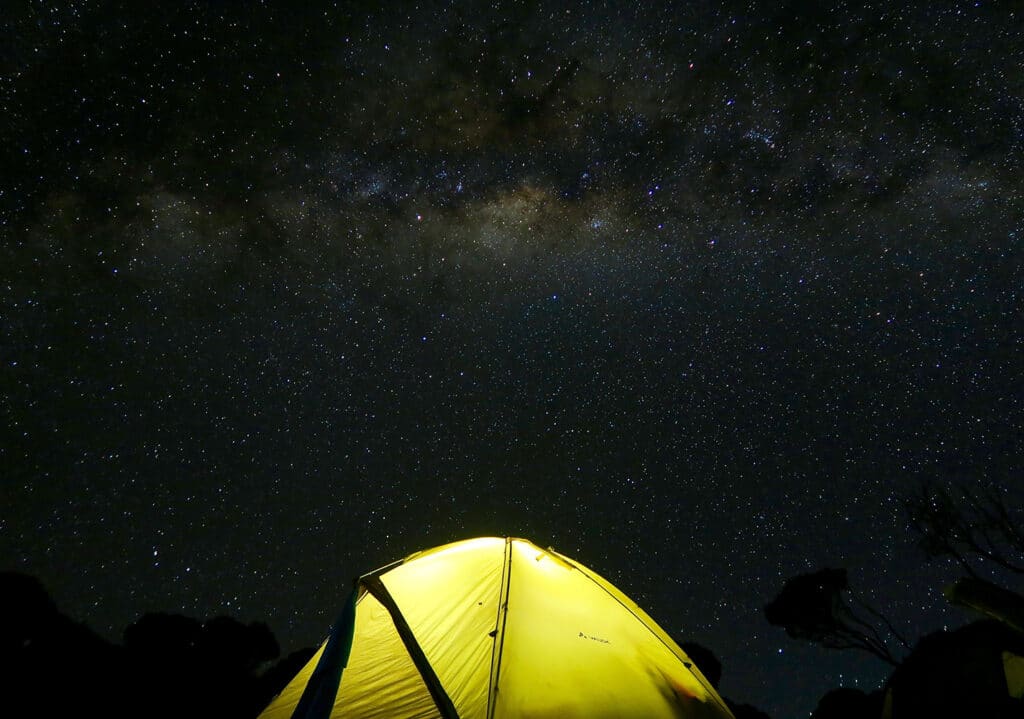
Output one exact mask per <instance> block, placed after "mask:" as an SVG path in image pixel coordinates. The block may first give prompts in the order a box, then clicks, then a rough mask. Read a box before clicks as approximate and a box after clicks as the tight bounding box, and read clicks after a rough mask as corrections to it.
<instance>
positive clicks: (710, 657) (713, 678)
mask: <svg viewBox="0 0 1024 719" xmlns="http://www.w3.org/2000/svg"><path fill="white" fill-rule="evenodd" d="M679 647H680V648H681V649H682V650H683V651H684V652H686V656H688V657H690V659H692V660H693V663H694V664H696V665H697V668H698V669H700V673H701V674H703V675H704V677H705V678H706V679H707V680H708V681H709V682H711V686H713V687H714V688H715V689H717V688H718V682H719V681H721V679H722V662H720V661H718V657H716V656H715V654H714V652H712V651H711V650H710V649H708V648H707V647H705V646H704V645H703V644H698V643H697V642H683V643H682V644H680V645H679Z"/></svg>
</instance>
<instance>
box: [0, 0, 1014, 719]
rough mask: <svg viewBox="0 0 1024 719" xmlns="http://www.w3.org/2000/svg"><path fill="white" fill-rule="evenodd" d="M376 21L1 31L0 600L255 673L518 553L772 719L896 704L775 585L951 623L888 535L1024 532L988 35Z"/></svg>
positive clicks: (982, 30) (480, 19)
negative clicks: (417, 567)
mask: <svg viewBox="0 0 1024 719" xmlns="http://www.w3.org/2000/svg"><path fill="white" fill-rule="evenodd" d="M380 5H382V6H386V7H384V8H383V9H382V8H380V7H378V6H377V4H366V5H363V4H358V3H329V4H324V3H318V2H311V3H284V2H281V3H275V2H259V3H257V2H253V3H226V2H223V3H222V2H180V3H177V2H175V3H156V4H152V5H147V6H146V8H145V11H144V12H142V11H140V6H138V5H136V4H133V3H127V2H119V1H116V0H99V1H97V2H72V1H68V2H63V3H56V4H52V3H43V2H37V1H31V2H30V1H22V2H18V3H16V4H15V7H14V9H12V10H10V11H5V12H4V17H3V18H2V19H0V24H2V26H3V36H4V38H5V41H4V43H3V44H2V45H3V47H2V49H0V140H2V142H0V162H2V165H3V167H4V168H5V170H4V171H3V173H2V176H0V390H2V391H0V427H2V430H0V466H2V467H3V471H2V474H3V480H2V481H3V485H2V486H3V506H4V510H3V512H2V517H0V557H2V558H3V565H4V566H3V568H5V569H16V570H19V571H23V572H27V573H30V574H33V575H34V576H37V577H39V578H40V579H41V580H42V581H43V582H44V584H45V585H46V587H47V588H48V590H49V591H50V592H51V594H52V595H53V596H54V598H55V600H56V601H57V603H58V606H59V607H60V609H61V610H62V611H64V612H65V613H67V614H69V615H70V616H72V617H73V618H75V619H77V620H81V621H84V622H85V623H87V624H88V625H89V626H90V627H92V628H93V629H95V630H96V631H98V632H100V633H101V634H103V635H105V636H108V637H109V638H111V639H115V640H116V639H119V637H120V632H121V631H122V630H123V628H124V627H125V626H126V625H127V624H129V623H130V622H132V621H134V620H136V619H137V618H138V617H139V616H141V615H142V614H143V613H145V612H150V611H166V612H178V613H183V614H187V615H189V616H195V617H199V618H208V617H212V616H215V615H218V614H228V615H231V616H234V617H236V618H239V619H242V620H245V621H265V622H267V623H268V624H269V626H270V628H271V630H272V631H273V632H274V633H275V635H276V636H277V637H278V640H279V641H280V643H281V644H282V648H283V649H284V650H285V651H286V652H287V651H290V650H292V649H296V648H299V647H303V646H310V645H313V644H316V643H317V642H318V641H319V640H320V638H321V636H322V635H323V633H324V632H325V631H326V629H327V628H328V627H329V625H330V623H331V621H332V619H333V617H334V615H335V613H336V612H337V611H338V610H339V609H340V608H341V605H342V603H343V601H344V597H345V595H346V593H347V591H348V589H349V587H350V583H351V580H352V578H353V577H355V576H356V575H358V574H361V573H363V572H366V571H369V570H371V569H374V568H376V567H378V566H380V565H382V564H385V563H387V562H390V561H392V560H394V559H397V558H399V557H401V556H404V555H406V554H408V553H410V552H413V551H416V550H419V549H423V548H427V547H431V546H434V545H437V544H441V543H445V542H448V541H453V540H456V539H462V538H466V537H472V536H478V535H514V536H521V537H525V538H528V539H530V540H532V541H534V542H535V543H537V544H540V545H542V546H553V547H554V548H555V549H557V550H559V551H561V552H562V553H564V554H567V555H569V556H571V557H573V558H575V559H577V560H579V561H581V562H582V563H584V564H585V565H588V566H590V567H591V568H592V569H594V570H596V571H597V572H599V573H600V574H602V575H604V576H605V577H607V578H608V579H609V580H611V581H612V582H614V583H615V584H617V585H618V586H619V587H620V588H621V589H622V590H623V591H625V592H626V593H627V594H628V595H630V596H631V597H632V598H634V599H635V600H637V601H638V603H640V604H641V606H643V607H644V608H645V609H647V610H648V612H649V613H650V614H651V615H652V616H653V617H654V618H655V619H656V620H658V621H659V623H660V624H662V626H664V627H665V629H666V630H668V631H669V632H670V633H672V634H674V635H675V636H677V637H678V638H679V639H680V640H692V641H698V642H700V643H703V644H705V645H707V646H708V647H710V648H712V649H713V650H714V652H715V653H716V655H717V656H718V657H719V658H720V659H721V661H722V663H723V665H724V677H723V682H722V687H721V688H722V691H723V693H724V694H725V695H727V696H729V697H730V698H732V699H734V700H737V701H741V702H749V703H752V704H755V705H757V706H759V707H760V708H761V709H763V710H765V711H768V712H769V713H770V714H772V716H773V717H776V718H777V719H778V718H781V717H790V716H800V715H806V714H807V713H808V712H809V711H810V710H811V709H813V708H814V706H815V705H816V703H817V700H818V698H819V697H820V696H821V695H822V694H823V693H824V692H825V691H827V690H828V689H831V688H833V687H837V686H840V685H847V686H859V687H861V688H863V689H865V690H870V689H873V688H874V687H876V686H878V684H879V683H880V682H881V681H883V680H884V678H885V677H886V676H887V673H888V668H887V667H886V666H885V665H882V664H881V663H880V662H878V661H877V660H874V659H872V658H871V657H868V656H867V655H864V656H863V657H861V656H858V655H857V654H851V653H848V652H847V653H837V652H829V651H826V650H823V649H819V648H816V647H813V646H810V645H807V646H804V645H801V644H799V643H797V642H795V641H793V640H790V639H788V638H787V637H786V636H785V634H784V632H782V631H781V630H779V629H776V628H774V627H771V626H769V625H768V624H767V622H766V621H765V620H764V616H763V605H764V604H765V603H766V602H767V601H769V600H770V599H771V598H772V597H773V596H775V595H776V594H777V593H778V591H779V590H780V589H781V586H782V583H783V582H784V580H785V579H786V578H788V577H791V576H794V575H796V574H799V573H801V572H807V571H811V570H814V569H818V568H821V567H824V566H833V567H837V566H841V567H846V568H847V569H848V570H849V572H850V581H851V584H852V585H853V587H854V588H855V589H857V590H858V591H859V593H860V594H861V596H863V597H864V598H865V599H866V600H868V601H870V602H872V603H873V604H874V605H875V606H877V607H878V608H879V609H881V610H883V611H884V612H885V613H886V614H887V615H888V616H889V617H890V618H891V619H892V621H893V623H894V624H896V625H897V626H898V627H899V628H901V630H903V632H904V633H905V634H907V635H908V636H910V637H911V638H912V639H916V638H918V637H920V636H921V635H922V634H924V633H925V632H928V631H932V630H935V629H938V628H941V627H942V626H944V625H950V626H954V625H959V624H961V623H963V622H964V621H966V620H967V619H968V617H967V616H966V615H965V614H964V613H963V612H961V611H959V610H953V609H950V608H948V607H947V606H946V604H945V601H944V600H943V598H942V595H941V588H942V586H943V585H944V584H946V583H948V582H949V581H951V580H952V579H954V578H955V577H956V576H958V575H959V572H958V570H956V568H955V567H953V566H952V565H950V564H944V563H941V562H934V563H929V562H927V561H926V559H925V557H924V555H923V554H922V553H921V552H920V551H919V549H917V548H916V545H915V536H914V535H913V534H912V532H910V530H909V523H908V521H907V518H906V516H905V514H904V513H903V510H902V508H901V500H902V498H903V497H904V496H905V495H906V494H907V492H908V491H910V490H912V488H913V487H914V486H916V483H917V482H919V481H921V480H922V479H924V478H938V479H941V480H944V481H953V482H962V483H965V484H967V485H968V486H973V485H975V484H990V485H994V486H996V487H1000V488H1001V489H1002V491H1004V492H1006V496H1007V497H1008V498H1012V499H1014V500H1024V498H1022V497H1021V493H1022V492H1024V488H1022V485H1024V482H1021V481H1020V480H1021V470H1022V456H1021V450H1020V437H1021V436H1022V430H1024V386H1022V375H1024V372H1022V369H1024V361H1022V360H1024V350H1022V347H1024V345H1022V340H1024V329H1022V328H1024V323H1022V321H1021V319H1022V312H1021V310H1022V301H1024V298H1022V289H1024V274H1022V260H1024V257H1022V239H1024V237H1022V233H1024V173H1021V171H1020V168H1021V166H1022V162H1024V75H1022V74H1021V72H1020V67H1021V66H1022V65H1024V40H1022V37H1024V33H1022V16H1021V14H1020V11H1019V8H1018V9H1017V10H1016V11H1014V9H1013V7H1012V6H1013V4H1012V3H1001V2H988V1H980V2H948V3H932V2H927V3H925V2H921V3H915V2H910V3H888V2H886V3H877V4H861V3H853V2H838V3H818V2H810V1H803V0H795V1H792V2H760V1H751V2H739V1H736V0H723V1H721V2H703V1H698V2H690V3H642V4H641V3H635V4H634V3H616V2H587V3H568V2H552V3H539V2H536V3H535V2H507V3H504V2H503V3H494V4H493V5H489V4H485V3H456V2H451V3H447V2H421V3H416V4H413V3H405V2H394V3H391V2H389V3H381V4H380ZM825 5H828V6H834V7H823V6H825Z"/></svg>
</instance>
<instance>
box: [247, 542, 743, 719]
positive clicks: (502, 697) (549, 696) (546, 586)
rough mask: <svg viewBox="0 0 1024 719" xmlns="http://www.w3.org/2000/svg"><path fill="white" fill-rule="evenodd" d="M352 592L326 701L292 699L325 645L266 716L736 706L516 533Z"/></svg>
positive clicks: (508, 714) (613, 712) (454, 548)
mask: <svg viewBox="0 0 1024 719" xmlns="http://www.w3.org/2000/svg"><path fill="white" fill-rule="evenodd" d="M356 593H357V596H358V601H357V603H356V605H355V617H354V622H352V638H351V650H350V652H349V654H348V656H347V657H343V658H342V664H343V665H344V668H343V669H342V671H341V675H340V682H339V683H338V686H337V687H327V689H328V690H330V689H333V690H334V692H335V694H334V701H333V703H331V702H327V704H326V705H325V706H327V707H328V708H329V711H328V712H327V713H318V712H305V711H304V710H305V708H304V707H300V698H301V697H302V696H303V694H304V692H305V691H306V686H307V684H308V683H309V682H310V680H311V678H313V677H314V672H315V671H316V669H317V666H318V665H320V664H321V663H326V662H328V661H329V659H327V658H325V651H324V647H323V646H322V647H321V648H320V650H319V651H318V652H317V653H316V654H315V655H314V656H313V657H312V659H311V660H310V661H309V663H308V664H307V665H306V666H305V667H304V668H303V669H302V670H301V671H300V672H299V673H298V674H297V675H296V676H295V678H294V679H293V680H292V681H291V682H290V683H289V684H288V686H287V687H285V689H284V690H283V691H282V692H281V693H280V694H279V695H278V696H277V697H276V698H275V699H274V701H272V702H271V704H270V705H269V706H268V707H267V708H266V710H264V712H263V714H262V715H261V718H262V719H291V718H292V717H295V718H299V717H301V719H326V717H331V719H335V718H337V719H340V718H342V717H344V718H346V719H378V718H379V719H383V718H384V717H388V718H390V719H434V718H437V719H526V718H527V717H529V718H530V719H543V718H547V717H550V718H552V719H554V718H555V717H559V718H561V719H572V718H574V717H588V718H598V719H599V718H604V717H607V718H608V719H612V718H613V717H614V718H618V719H632V718H634V717H636V718H639V717H644V718H645V719H690V718H694V719H704V718H705V717H706V718H708V719H727V718H729V717H731V716H732V714H731V713H730V712H729V710H728V708H727V707H726V706H725V703H724V702H723V701H722V699H721V697H719V696H718V694H717V693H716V692H715V690H714V689H713V688H712V687H711V685H710V684H709V683H708V681H707V680H706V679H705V678H704V676H703V675H702V674H701V673H700V671H699V670H698V669H697V667H696V666H694V665H693V662H692V661H690V659H689V658H688V657H687V656H686V654H685V653H684V652H683V650H682V649H680V648H679V646H678V645H677V644H676V643H675V641H673V640H672V638H671V637H669V636H668V635H667V634H666V633H665V632H664V631H663V630H662V629H661V628H660V627H659V626H658V625H657V624H656V623H655V622H654V620H653V619H651V618H650V617H649V616H648V615H647V614H646V613H645V612H644V611H643V610H642V609H641V608H640V607H638V606H637V605H636V604H635V603H634V602H633V601H631V600H630V599H629V598H628V597H626V596H625V595H624V594H623V593H622V592H620V591H619V590H618V589H617V588H615V587H614V586H613V585H612V584H611V583H609V582H608V581H606V580H605V579H603V578H601V577H600V576H598V575H597V574H595V573H594V572H592V571H591V570H589V569H587V568H586V567H584V566H582V565H581V564H579V563H578V562H575V561H573V560H571V559H569V558H568V557H565V556H563V555H561V554H559V553H557V552H555V551H554V550H545V549H541V548H539V547H537V546H536V545H534V544H532V543H530V542H528V541H526V540H524V539H518V538H502V537H482V538H478V539H470V540H465V541H461V542H454V543H452V544H447V545H444V546H441V547H437V548H435V549H431V550H427V551H425V552H419V553H416V554H413V555H410V556H409V557H406V558H405V559H404V560H402V561H400V562H397V563H395V564H393V565H389V566H387V567H384V568H382V569H380V570H377V571H376V572H371V573H370V574H367V575H364V576H363V577H360V578H359V579H358V580H357V582H356ZM328 642H329V640H328V641H327V642H325V646H326V645H327V643H328ZM320 675H323V676H332V674H331V672H324V671H321V672H320ZM333 676H337V673H336V672H335V673H334V674H333ZM314 692H319V694H320V695H323V694H324V690H323V688H321V687H315V688H314V689H312V690H311V691H310V693H314ZM327 696H328V698H330V694H329V693H328V694H327ZM307 703H308V702H301V704H307ZM303 712H304V713H303Z"/></svg>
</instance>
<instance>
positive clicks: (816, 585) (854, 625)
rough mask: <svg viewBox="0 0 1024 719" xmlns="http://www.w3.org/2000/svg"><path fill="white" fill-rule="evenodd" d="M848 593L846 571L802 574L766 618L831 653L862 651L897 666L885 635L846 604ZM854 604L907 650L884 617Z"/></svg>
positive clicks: (861, 603) (858, 602) (771, 606)
mask: <svg viewBox="0 0 1024 719" xmlns="http://www.w3.org/2000/svg"><path fill="white" fill-rule="evenodd" d="M849 590H850V585H849V582H848V581H847V576H846V570H845V569H822V570H819V571H817V572H812V573H810V574H802V575H800V576H797V577H794V578H792V579H789V580H787V581H786V583H785V585H783V588H782V591H781V592H780V593H779V595H778V596H777V597H775V599H773V600H772V601H771V602H769V603H768V604H767V605H766V606H765V608H764V611H765V617H766V618H767V620H768V623H769V624H771V625H773V626H776V627H782V628H783V629H785V630H786V634H788V635H789V636H791V637H793V638H794V639H804V640H807V641H810V642H814V643H817V644H820V645H822V646H823V647H826V648H828V649H859V650H862V651H866V652H868V653H869V654H873V655H874V656H876V657H878V658H879V659H881V660H882V661H884V662H886V663H888V664H891V665H893V666H896V665H897V664H898V663H899V661H898V660H897V658H896V656H895V655H894V654H893V653H892V651H891V650H890V649H889V645H888V642H887V641H886V639H885V636H884V635H883V633H882V632H880V631H879V630H878V629H877V628H876V627H875V626H874V625H873V624H872V623H871V622H870V621H868V620H866V619H864V618H863V617H861V616H859V615H858V614H857V613H856V612H855V611H854V610H853V609H852V608H851V606H850V605H849V604H848V603H847V602H846V600H845V598H844V596H843V593H844V592H849ZM850 594H851V596H853V595H852V592H850ZM853 600H854V602H855V603H856V605H857V606H858V607H859V608H860V609H861V610H862V611H864V612H866V613H867V614H869V615H870V616H871V617H872V618H874V620H876V621H878V622H881V623H882V624H883V625H884V626H885V629H886V630H887V631H888V633H889V635H891V636H892V637H893V638H895V639H896V640H897V641H898V642H899V643H900V644H902V645H903V646H904V647H908V646H909V644H908V643H907V641H906V640H905V639H904V638H903V637H902V636H901V635H900V633H899V632H898V631H896V629H895V628H894V627H893V626H892V624H891V623H890V622H889V621H888V620H887V619H886V618H885V617H884V616H882V615H881V614H880V613H879V612H877V611H876V610H874V609H873V608H871V607H870V606H869V605H868V604H867V603H866V602H864V601H863V600H860V599H859V598H857V597H855V596H854V597H853Z"/></svg>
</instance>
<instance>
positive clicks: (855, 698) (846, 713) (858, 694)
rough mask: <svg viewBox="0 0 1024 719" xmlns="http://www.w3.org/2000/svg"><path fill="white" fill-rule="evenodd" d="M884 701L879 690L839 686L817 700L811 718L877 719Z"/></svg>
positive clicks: (883, 695)
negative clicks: (865, 690)
mask: <svg viewBox="0 0 1024 719" xmlns="http://www.w3.org/2000/svg"><path fill="white" fill-rule="evenodd" d="M884 701H885V694H884V693H883V692H881V691H873V692H871V693H870V694H867V693H865V692H864V691H862V690H860V689H856V688H854V687H840V688H839V689H833V690H832V691H830V692H828V693H827V694H825V696H823V697H822V698H821V699H820V700H819V701H818V706H817V708H815V710H814V712H813V713H812V714H811V719H878V717H880V716H882V705H883V703H884Z"/></svg>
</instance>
